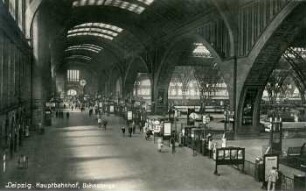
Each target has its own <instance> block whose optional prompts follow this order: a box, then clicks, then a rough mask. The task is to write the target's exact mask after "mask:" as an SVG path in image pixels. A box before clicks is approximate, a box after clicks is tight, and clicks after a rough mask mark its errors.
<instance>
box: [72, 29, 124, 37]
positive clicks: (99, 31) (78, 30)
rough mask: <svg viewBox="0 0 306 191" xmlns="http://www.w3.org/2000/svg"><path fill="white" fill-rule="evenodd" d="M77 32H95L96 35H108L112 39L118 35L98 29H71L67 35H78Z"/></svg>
mask: <svg viewBox="0 0 306 191" xmlns="http://www.w3.org/2000/svg"><path fill="white" fill-rule="evenodd" d="M79 32H97V33H101V34H106V35H110V36H113V37H116V36H117V35H118V33H114V32H112V31H109V30H105V29H99V28H83V29H73V30H69V31H68V34H73V33H79Z"/></svg>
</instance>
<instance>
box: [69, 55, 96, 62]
mask: <svg viewBox="0 0 306 191" xmlns="http://www.w3.org/2000/svg"><path fill="white" fill-rule="evenodd" d="M66 59H84V60H88V61H89V60H91V57H89V56H84V55H77V54H76V55H72V56H69V57H67V58H66Z"/></svg>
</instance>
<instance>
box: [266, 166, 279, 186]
mask: <svg viewBox="0 0 306 191" xmlns="http://www.w3.org/2000/svg"><path fill="white" fill-rule="evenodd" d="M277 179H278V172H277V169H276V167H274V166H273V167H272V169H271V170H270V173H269V177H268V188H267V190H268V191H270V190H271V191H275V183H276V180H277ZM271 186H272V189H271Z"/></svg>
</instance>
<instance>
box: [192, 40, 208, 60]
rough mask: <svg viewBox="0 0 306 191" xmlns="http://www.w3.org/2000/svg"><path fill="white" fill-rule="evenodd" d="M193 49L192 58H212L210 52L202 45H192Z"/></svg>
mask: <svg viewBox="0 0 306 191" xmlns="http://www.w3.org/2000/svg"><path fill="white" fill-rule="evenodd" d="M194 46H195V49H194V50H193V52H192V53H193V56H194V57H201V58H213V56H212V55H211V53H210V51H209V50H208V49H207V48H206V47H205V46H204V45H203V43H194Z"/></svg>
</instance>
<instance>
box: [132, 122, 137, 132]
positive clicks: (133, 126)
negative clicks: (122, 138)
mask: <svg viewBox="0 0 306 191" xmlns="http://www.w3.org/2000/svg"><path fill="white" fill-rule="evenodd" d="M132 128H133V134H135V132H136V123H135V121H133V123H132Z"/></svg>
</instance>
